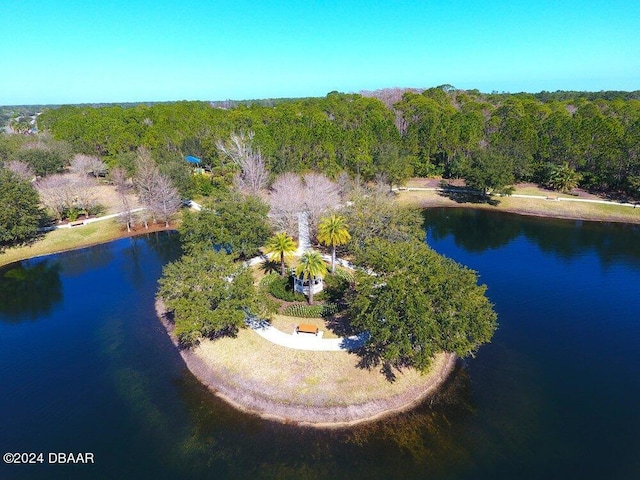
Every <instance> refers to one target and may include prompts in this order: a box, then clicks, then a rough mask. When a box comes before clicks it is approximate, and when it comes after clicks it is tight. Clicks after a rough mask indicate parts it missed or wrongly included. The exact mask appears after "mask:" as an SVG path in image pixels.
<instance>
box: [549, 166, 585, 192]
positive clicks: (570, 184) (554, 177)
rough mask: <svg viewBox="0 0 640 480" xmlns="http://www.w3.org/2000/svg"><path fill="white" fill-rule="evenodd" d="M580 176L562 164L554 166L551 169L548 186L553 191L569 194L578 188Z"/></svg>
mask: <svg viewBox="0 0 640 480" xmlns="http://www.w3.org/2000/svg"><path fill="white" fill-rule="evenodd" d="M580 178H581V175H580V174H579V173H578V172H576V171H575V170H574V169H573V168H571V167H570V166H569V163H567V162H564V163H563V164H562V165H554V166H553V167H552V168H551V174H550V175H549V181H548V184H549V186H550V187H551V188H553V189H554V190H560V191H561V192H562V193H569V192H570V191H571V190H573V189H574V188H576V187H577V186H578V182H580Z"/></svg>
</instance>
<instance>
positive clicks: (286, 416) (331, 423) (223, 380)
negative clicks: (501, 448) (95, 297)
mask: <svg viewBox="0 0 640 480" xmlns="http://www.w3.org/2000/svg"><path fill="white" fill-rule="evenodd" d="M155 308H156V313H157V315H158V318H159V319H160V321H161V322H162V324H163V325H164V327H165V328H166V330H167V333H168V334H169V336H170V338H171V341H172V342H173V344H174V345H175V346H176V348H178V341H177V338H176V337H175V335H173V329H174V326H173V324H172V323H171V322H170V321H169V320H168V319H167V316H166V310H165V309H164V305H163V304H162V301H160V300H157V301H156V304H155ZM180 356H181V357H182V359H183V360H184V362H185V364H186V366H187V368H188V369H189V370H190V371H191V373H193V375H194V376H195V377H196V378H197V379H198V380H199V381H200V382H201V383H202V384H204V385H205V386H207V387H208V388H209V389H210V390H211V391H212V392H213V393H214V394H215V395H216V396H218V397H219V398H221V399H222V400H224V401H225V402H227V403H229V404H230V405H232V406H234V407H235V408H237V409H239V410H241V411H244V412H246V413H250V414H253V415H257V416H259V417H261V418H264V419H267V420H274V421H278V422H282V423H288V424H295V425H300V426H310V427H315V428H343V427H350V426H353V425H356V424H359V423H365V422H372V421H375V420H378V419H380V418H383V417H387V416H390V415H393V414H397V413H400V412H403V411H407V410H410V409H412V408H414V407H416V406H417V405H419V404H420V403H422V401H424V400H425V399H426V398H428V397H429V396H430V395H432V394H433V393H435V392H436V391H437V389H438V388H439V387H440V386H441V385H442V384H443V383H444V382H445V381H446V379H447V378H448V377H449V375H450V374H451V372H452V371H453V370H454V367H455V365H456V362H457V357H456V355H455V354H452V353H447V354H445V357H444V361H443V362H441V363H440V365H439V366H438V367H439V368H436V370H435V371H433V372H431V373H430V374H429V375H426V376H425V377H424V382H421V384H420V385H416V386H412V387H411V388H408V389H407V390H405V391H403V392H401V393H399V394H396V395H391V396H386V397H382V398H377V399H374V400H371V401H367V402H364V403H359V404H353V405H332V406H323V405H320V404H315V405H314V404H305V405H303V404H295V403H284V402H282V401H279V400H277V399H274V398H270V397H269V396H268V395H265V394H264V393H263V392H260V391H258V390H257V389H256V388H251V387H252V385H251V383H250V382H245V383H244V384H242V382H239V381H238V379H237V376H236V377H234V382H233V384H232V383H231V382H230V381H229V378H230V372H227V371H226V370H225V369H224V367H221V366H219V365H215V364H213V363H211V362H206V361H205V360H204V359H202V358H201V357H199V356H198V355H197V354H195V353H194V352H193V351H191V350H184V349H180ZM240 385H242V386H240Z"/></svg>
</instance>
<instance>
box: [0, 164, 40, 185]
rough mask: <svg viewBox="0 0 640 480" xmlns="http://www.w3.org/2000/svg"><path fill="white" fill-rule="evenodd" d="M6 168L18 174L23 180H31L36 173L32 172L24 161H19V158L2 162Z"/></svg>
mask: <svg viewBox="0 0 640 480" xmlns="http://www.w3.org/2000/svg"><path fill="white" fill-rule="evenodd" d="M4 166H5V167H6V168H7V170H11V171H12V172H13V173H15V174H16V175H18V176H19V177H20V178H23V179H24V180H28V181H31V180H33V179H34V177H35V176H36V174H35V173H34V172H33V169H32V168H31V167H30V166H29V164H28V163H26V162H21V161H19V160H11V161H9V162H7V163H5V164H4Z"/></svg>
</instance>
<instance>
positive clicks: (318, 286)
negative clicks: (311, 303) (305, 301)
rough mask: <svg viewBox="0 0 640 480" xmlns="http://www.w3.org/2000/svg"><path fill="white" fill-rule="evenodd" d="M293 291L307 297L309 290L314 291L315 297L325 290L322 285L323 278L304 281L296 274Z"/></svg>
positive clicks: (294, 275)
mask: <svg viewBox="0 0 640 480" xmlns="http://www.w3.org/2000/svg"><path fill="white" fill-rule="evenodd" d="M293 289H294V290H295V291H296V292H300V293H302V294H304V295H306V296H307V297H308V296H309V289H312V290H313V294H314V295H315V294H316V293H318V292H321V291H322V290H323V289H324V285H323V283H322V279H321V278H314V279H313V280H311V279H307V280H302V278H300V277H298V276H297V275H296V274H295V273H294V274H293Z"/></svg>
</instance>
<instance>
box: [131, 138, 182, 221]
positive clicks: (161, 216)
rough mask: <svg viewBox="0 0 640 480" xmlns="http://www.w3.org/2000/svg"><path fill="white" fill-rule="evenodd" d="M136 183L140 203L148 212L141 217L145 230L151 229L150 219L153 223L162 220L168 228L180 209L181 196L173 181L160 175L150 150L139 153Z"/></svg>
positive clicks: (141, 150)
mask: <svg viewBox="0 0 640 480" xmlns="http://www.w3.org/2000/svg"><path fill="white" fill-rule="evenodd" d="M134 183H135V186H136V190H137V191H138V197H139V199H140V203H141V204H142V206H143V207H145V208H146V209H147V211H148V212H146V213H145V214H143V215H142V216H141V217H142V221H143V222H144V226H145V228H148V227H149V217H151V219H152V221H153V223H155V222H156V220H161V221H163V222H165V225H166V226H167V227H168V226H169V221H170V220H171V217H172V216H173V215H174V214H175V213H176V211H178V209H179V208H180V204H181V200H180V195H179V194H178V190H177V189H176V188H175V187H174V185H173V183H172V182H171V180H170V179H169V178H168V177H166V176H165V175H162V174H161V173H160V171H159V170H158V167H157V165H156V163H155V162H154V161H153V159H152V158H151V155H150V153H149V151H148V150H145V149H140V150H139V151H138V158H137V159H136V176H135V178H134Z"/></svg>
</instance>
